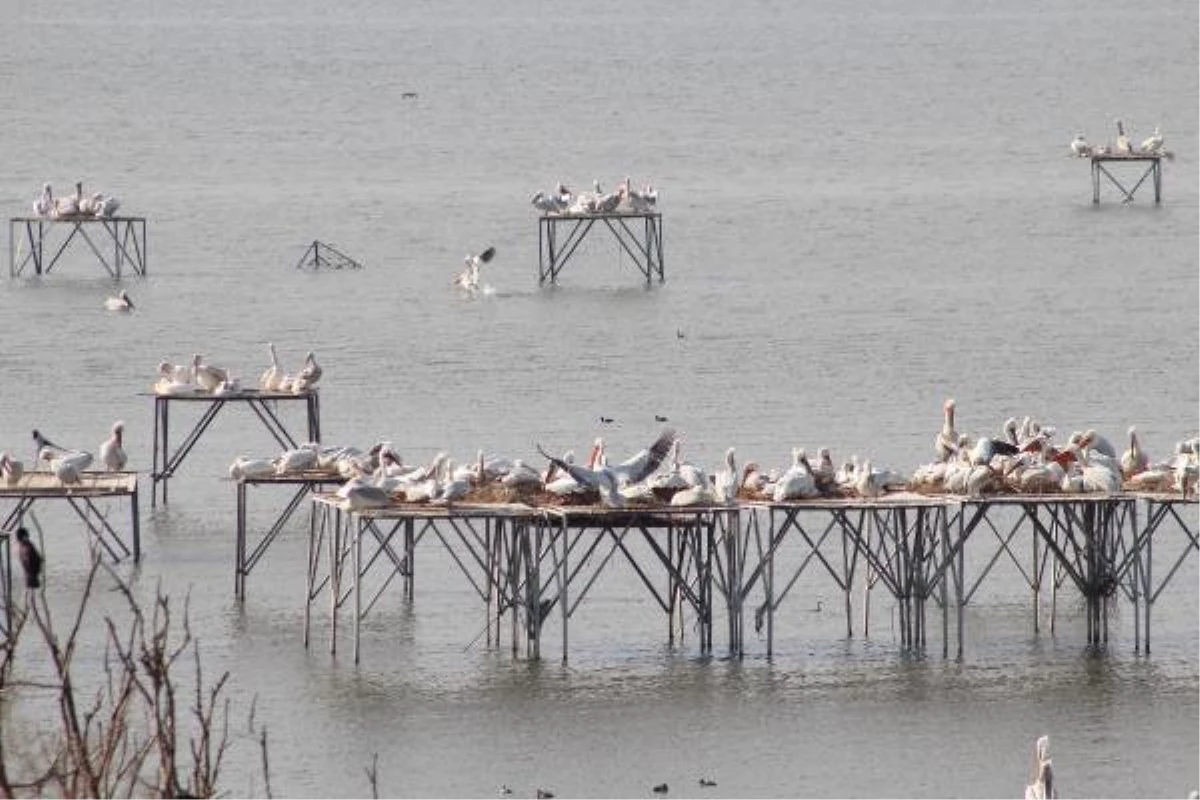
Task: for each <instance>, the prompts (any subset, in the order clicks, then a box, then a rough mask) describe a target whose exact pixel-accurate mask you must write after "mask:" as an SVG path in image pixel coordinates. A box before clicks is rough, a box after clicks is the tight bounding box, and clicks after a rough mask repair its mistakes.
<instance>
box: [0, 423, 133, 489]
mask: <svg viewBox="0 0 1200 800" xmlns="http://www.w3.org/2000/svg"><path fill="white" fill-rule="evenodd" d="M124 433H125V423H124V422H121V421H119V420H118V421H117V422H114V423H113V424H112V428H111V429H110V432H109V436H108V438H107V439H105V440H104V441H103V442H101V443H100V447H99V454H100V462H99V466H100V467H102V468H103V469H104V471H106V472H120V471H121V470H123V469H125V464H126V462H127V461H128V460H129V457H128V456H127V455H126V453H125V445H124ZM33 441H34V444H35V446H36V449H37V463H38V465H39V467H40V466H41V465H45V469H44V470H43V471H48V472H49V473H51V474H52V475H54V477H55V478H57V479H58V480H59V481H60V482H61V483H62V484H63V485H65V486H71V485H78V484H80V483H81V482H82V479H83V473H84V471H85V470H87V469H88V467H90V466H92V463H93V462H94V461H95V460H96V457H95V456H94V455H93V454H92V453H90V452H89V451H87V450H77V449H72V448H69V447H61V446H59V445H57V444H55V443H54V442H52V441H50V440H49V439H47V438H46V437H45V436H44V435H43V434H42V432H41V431H38V430H34V432H33ZM25 475H26V472H25V464H24V462H22V461H20V460H19V459H17V458H15V457H13V456H12V455H10V454H9V453H6V452H0V483H3V485H5V486H16V485H18V484H19V483H20V482H21V478H23V477H24V476H25Z"/></svg>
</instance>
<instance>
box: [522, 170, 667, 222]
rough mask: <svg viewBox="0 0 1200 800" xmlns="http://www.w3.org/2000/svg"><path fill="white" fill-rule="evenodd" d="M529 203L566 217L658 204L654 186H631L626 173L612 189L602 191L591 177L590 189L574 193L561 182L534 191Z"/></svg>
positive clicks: (645, 210) (651, 207)
mask: <svg viewBox="0 0 1200 800" xmlns="http://www.w3.org/2000/svg"><path fill="white" fill-rule="evenodd" d="M530 202H531V203H532V204H533V207H534V208H536V209H537V210H538V211H541V212H542V213H543V214H547V215H549V216H560V217H570V216H578V215H581V214H646V213H650V212H652V211H654V210H655V208H657V207H658V190H656V189H655V188H654V187H653V186H652V185H650V184H649V183H647V184H646V185H645V186H644V187H643V188H642V189H641V190H638V189H635V188H633V186H632V184H631V182H630V179H629V178H628V177H626V178H625V180H623V181H621V183H620V184H619V185H618V186H617V189H616V191H614V192H605V191H603V190H602V189H601V188H600V181H598V180H596V181H592V191H590V192H579V193H576V192H574V191H572V190H571V189H569V188H567V186H566V185H565V184H563V183H559V184H558V185H556V186H555V187H554V190H553V191H551V192H538V193H537V194H535V195H534V196H533V199H531V200H530Z"/></svg>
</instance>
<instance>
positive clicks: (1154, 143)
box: [1142, 125, 1163, 155]
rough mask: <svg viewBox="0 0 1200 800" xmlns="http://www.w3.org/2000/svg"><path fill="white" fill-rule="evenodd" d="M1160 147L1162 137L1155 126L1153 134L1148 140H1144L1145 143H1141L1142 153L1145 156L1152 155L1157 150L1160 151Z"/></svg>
mask: <svg viewBox="0 0 1200 800" xmlns="http://www.w3.org/2000/svg"><path fill="white" fill-rule="evenodd" d="M1162 146H1163V137H1162V134H1161V133H1159V132H1158V126H1157V125H1155V126H1154V133H1152V134H1151V135H1150V138H1148V139H1146V141H1144V142H1142V152H1143V153H1146V154H1147V155H1154V154H1155V153H1157V152H1158V151H1159V150H1161V149H1162Z"/></svg>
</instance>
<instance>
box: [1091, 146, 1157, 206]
mask: <svg viewBox="0 0 1200 800" xmlns="http://www.w3.org/2000/svg"><path fill="white" fill-rule="evenodd" d="M1127 162H1128V163H1136V164H1138V165H1139V166H1140V165H1142V164H1147V165H1148V166H1146V168H1145V170H1144V171H1143V172H1142V174H1141V177H1140V178H1138V180H1137V183H1135V184H1134V185H1133V188H1132V189H1126V188H1125V185H1124V184H1123V183H1121V181H1120V180H1119V179H1118V178H1117V176H1116V175H1114V174H1113V173H1112V172H1111V171H1110V170H1109V166H1111V165H1112V164H1120V163H1127ZM1101 177H1104V178H1107V179H1108V181H1109V183H1111V184H1112V185H1113V186H1115V187H1117V190H1118V191H1119V192H1120V193H1121V195H1122V197H1123V198H1124V199H1123V200H1122V201H1121V202H1123V203H1132V202H1133V196H1134V195H1135V194H1137V190H1138V189H1140V188H1141V186H1142V184H1143V183H1145V182H1146V179H1147V178H1151V179H1152V180H1151V184H1152V185H1153V186H1154V202H1155V203H1156V204H1158V203H1161V202H1162V156H1151V155H1140V156H1092V202H1093V203H1099V202H1100V185H1101V183H1102V181H1101Z"/></svg>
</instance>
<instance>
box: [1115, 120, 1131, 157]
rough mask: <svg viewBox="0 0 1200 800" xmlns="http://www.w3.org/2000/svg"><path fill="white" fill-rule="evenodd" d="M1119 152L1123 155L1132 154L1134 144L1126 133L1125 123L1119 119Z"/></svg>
mask: <svg viewBox="0 0 1200 800" xmlns="http://www.w3.org/2000/svg"><path fill="white" fill-rule="evenodd" d="M1117 152H1118V153H1121V154H1123V155H1131V154H1132V153H1133V144H1132V143H1131V142H1130V141H1129V137H1128V136H1126V135H1125V123H1123V122H1121V120H1117Z"/></svg>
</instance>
